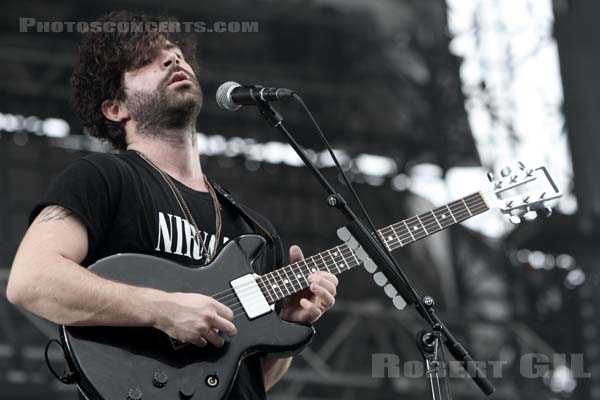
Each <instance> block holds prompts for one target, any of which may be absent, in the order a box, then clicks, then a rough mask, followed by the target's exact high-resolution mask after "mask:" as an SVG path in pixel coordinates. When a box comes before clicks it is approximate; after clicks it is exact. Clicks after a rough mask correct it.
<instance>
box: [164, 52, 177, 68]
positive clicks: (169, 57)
mask: <svg viewBox="0 0 600 400" xmlns="http://www.w3.org/2000/svg"><path fill="white" fill-rule="evenodd" d="M166 53H167V54H166V55H165V58H164V59H163V66H164V67H165V68H169V67H171V64H176V65H179V58H178V57H177V56H176V55H175V54H174V53H172V52H170V51H168V52H166Z"/></svg>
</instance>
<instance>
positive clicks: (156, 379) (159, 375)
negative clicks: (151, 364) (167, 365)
mask: <svg viewBox="0 0 600 400" xmlns="http://www.w3.org/2000/svg"><path fill="white" fill-rule="evenodd" d="M168 381H169V377H168V376H167V374H165V373H164V372H155V373H154V376H153V377H152V384H153V385H154V386H155V387H157V388H162V387H165V385H166V384H167V382H168Z"/></svg>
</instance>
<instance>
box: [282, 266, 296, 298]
mask: <svg viewBox="0 0 600 400" xmlns="http://www.w3.org/2000/svg"><path fill="white" fill-rule="evenodd" d="M288 272H289V270H288V269H287V268H285V269H284V270H283V274H284V275H285V279H287V281H288V285H289V286H290V287H291V288H292V290H291V292H292V293H296V287H295V286H294V281H293V280H292V279H290V275H289V274H288ZM288 290H289V289H288Z"/></svg>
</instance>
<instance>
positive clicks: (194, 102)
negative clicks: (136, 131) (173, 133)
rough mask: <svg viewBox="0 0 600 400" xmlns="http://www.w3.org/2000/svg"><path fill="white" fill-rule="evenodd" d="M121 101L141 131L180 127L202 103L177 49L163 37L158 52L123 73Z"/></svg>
mask: <svg viewBox="0 0 600 400" xmlns="http://www.w3.org/2000/svg"><path fill="white" fill-rule="evenodd" d="M124 85H125V94H126V100H125V104H126V106H127V108H128V110H129V112H130V113H131V117H132V119H133V120H135V121H136V122H137V123H138V127H139V128H140V130H141V131H143V132H147V133H150V132H157V131H160V128H183V127H185V125H186V124H189V123H190V122H193V120H195V118H196V117H197V115H198V113H199V112H200V108H201V107H202V90H201V88H200V85H199V83H198V80H197V79H196V76H195V74H194V71H193V69H192V67H191V66H190V65H189V64H188V63H187V62H186V61H185V59H184V58H183V54H182V52H181V50H180V49H179V48H178V47H177V46H175V45H174V44H172V43H171V42H169V41H167V42H166V43H165V46H164V48H163V49H162V50H161V51H160V53H159V55H158V56H157V57H156V58H155V59H154V60H153V61H152V62H150V63H149V64H147V65H144V66H143V67H141V68H138V69H135V70H132V71H127V72H125V74H124Z"/></svg>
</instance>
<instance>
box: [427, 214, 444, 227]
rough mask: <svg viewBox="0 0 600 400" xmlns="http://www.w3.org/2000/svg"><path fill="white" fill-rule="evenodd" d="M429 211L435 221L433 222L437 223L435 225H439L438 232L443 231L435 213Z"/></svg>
mask: <svg viewBox="0 0 600 400" xmlns="http://www.w3.org/2000/svg"><path fill="white" fill-rule="evenodd" d="M430 211H431V215H433V219H435V222H437V224H438V225H439V227H440V230H442V229H444V228H443V227H442V224H440V221H438V219H437V217H436V216H435V213H434V212H433V210H430Z"/></svg>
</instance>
